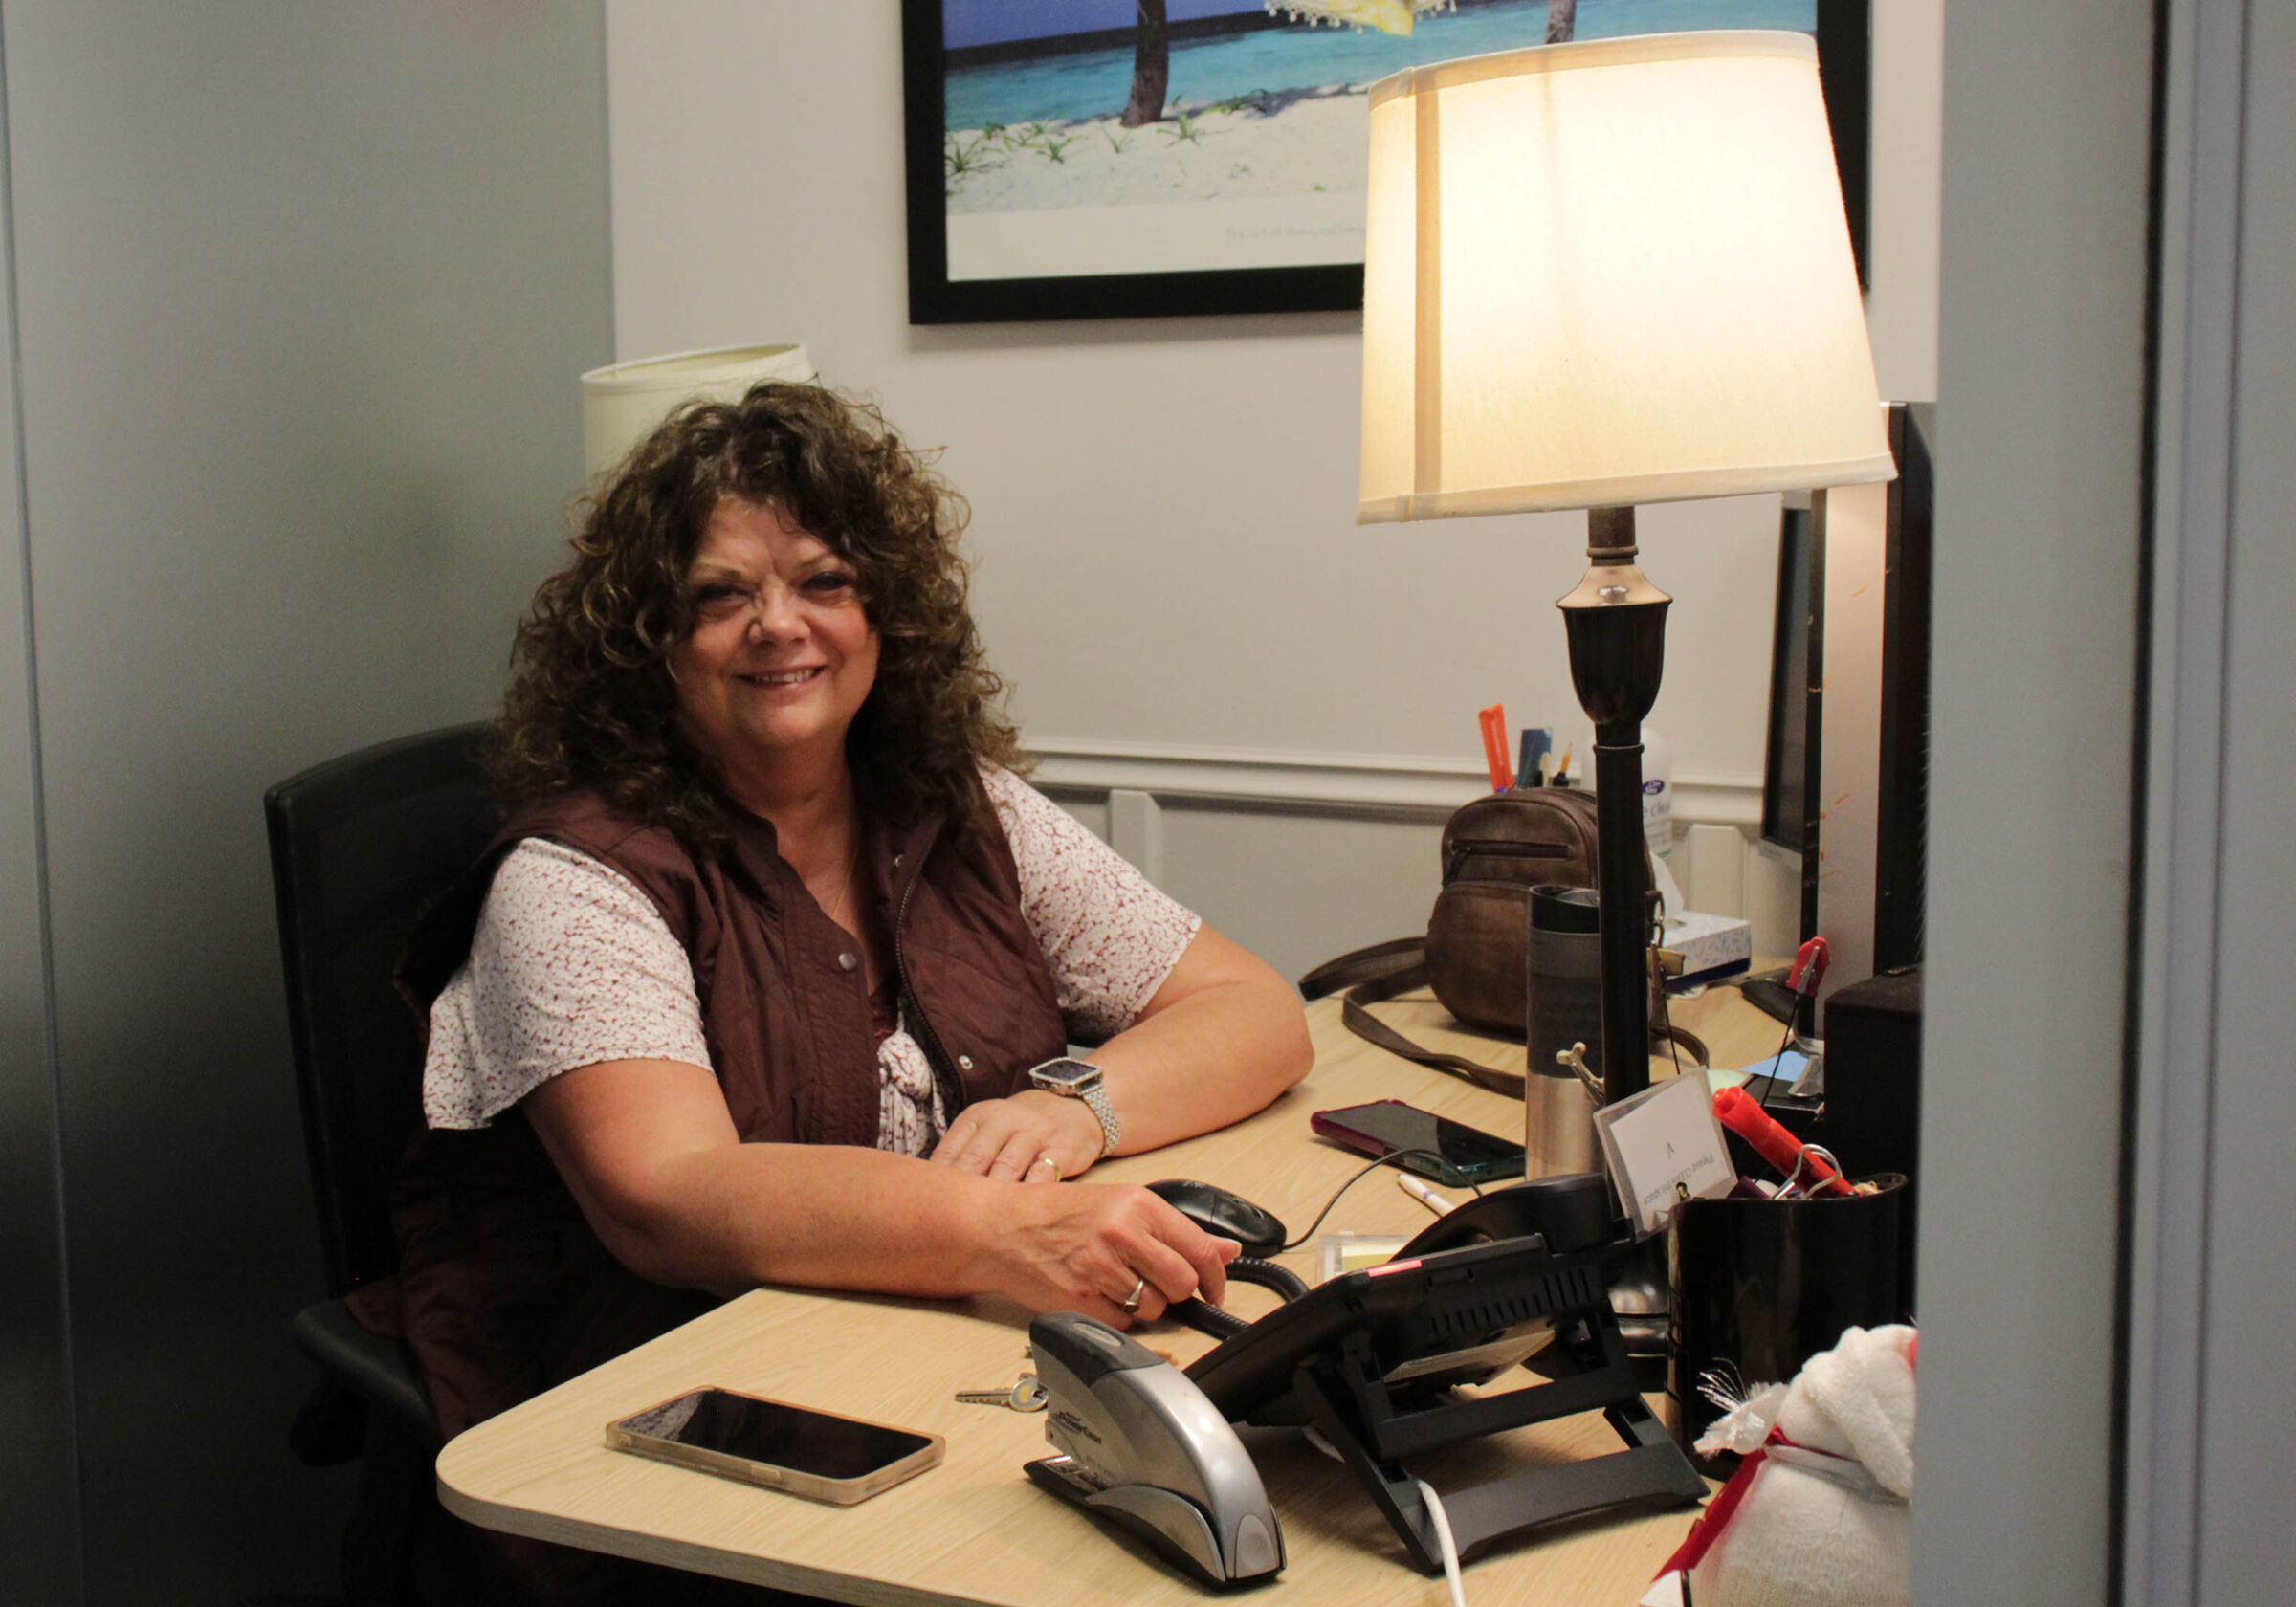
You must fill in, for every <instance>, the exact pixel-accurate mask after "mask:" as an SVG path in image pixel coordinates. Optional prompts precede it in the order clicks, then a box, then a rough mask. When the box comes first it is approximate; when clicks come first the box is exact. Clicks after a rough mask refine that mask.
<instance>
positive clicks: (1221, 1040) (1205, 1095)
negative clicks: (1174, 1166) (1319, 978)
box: [1091, 950, 1314, 1155]
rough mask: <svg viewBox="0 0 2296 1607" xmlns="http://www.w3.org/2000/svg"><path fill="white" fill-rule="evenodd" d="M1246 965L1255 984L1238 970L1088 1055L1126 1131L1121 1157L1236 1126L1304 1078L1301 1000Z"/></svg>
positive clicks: (1308, 1058)
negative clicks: (1097, 1068)
mask: <svg viewBox="0 0 2296 1607" xmlns="http://www.w3.org/2000/svg"><path fill="white" fill-rule="evenodd" d="M1237 952H1238V953H1239V954H1241V953H1242V952H1243V951H1241V950H1238V951H1237ZM1244 958H1246V959H1250V958H1251V957H1250V956H1248V955H1245V956H1244ZM1251 963H1252V967H1255V968H1256V974H1255V971H1254V970H1252V969H1249V968H1243V967H1238V968H1237V971H1238V974H1236V975H1232V976H1225V975H1224V976H1221V977H1219V978H1218V979H1216V980H1211V981H1209V982H1207V983H1205V984H1204V985H1202V986H1199V987H1197V988H1195V989H1192V990H1191V991H1189V992H1188V993H1187V994H1186V995H1185V996H1184V997H1182V998H1180V999H1177V1000H1175V1001H1173V1002H1171V1003H1170V1004H1168V1005H1167V1006H1165V1007H1164V1008H1162V1009H1160V1010H1157V1011H1155V1012H1153V1013H1151V1014H1150V1015H1148V1016H1147V1017H1145V1018H1144V1019H1143V1020H1141V1021H1140V1022H1139V1023H1138V1024H1136V1025H1134V1026H1133V1027H1132V1028H1131V1029H1130V1030H1128V1031H1125V1032H1122V1033H1119V1034H1117V1035H1116V1036H1115V1037H1114V1038H1112V1039H1110V1040H1109V1041H1108V1042H1107V1043H1106V1044H1103V1045H1102V1046H1100V1047H1099V1048H1098V1049H1097V1050H1095V1051H1093V1055H1092V1057H1091V1058H1092V1060H1093V1062H1094V1064H1096V1065H1098V1066H1099V1067H1100V1068H1101V1071H1102V1076H1103V1079H1104V1082H1105V1086H1106V1088H1107V1090H1108V1093H1109V1098H1110V1100H1111V1102H1112V1103H1113V1104H1114V1105H1115V1109H1116V1113H1117V1115H1118V1117H1119V1118H1120V1119H1121V1122H1122V1124H1123V1133H1122V1136H1121V1138H1120V1139H1119V1141H1118V1142H1117V1145H1116V1152H1117V1153H1118V1154H1122V1155H1135V1154H1137V1153H1138V1152H1140V1151H1142V1150H1152V1149H1157V1148H1159V1147H1160V1146H1162V1145H1165V1144H1170V1143H1174V1142H1177V1141H1178V1140H1180V1139H1182V1138H1189V1137H1193V1136H1195V1135H1196V1134H1200V1133H1208V1132H1210V1131H1211V1130H1212V1129H1214V1128H1218V1127H1225V1126H1227V1125H1228V1124H1229V1123H1230V1122H1236V1121H1241V1120H1242V1119H1243V1118H1244V1117H1246V1116H1248V1115H1250V1114H1251V1113H1252V1112H1255V1111H1258V1110H1260V1109H1261V1108H1262V1107H1264V1106H1266V1105H1267V1104H1268V1102H1269V1101H1270V1100H1272V1099H1273V1098H1275V1097H1276V1095H1278V1094H1280V1093H1282V1092H1283V1091H1284V1090H1286V1089H1288V1088H1290V1087H1291V1085H1292V1084H1293V1083H1296V1082H1298V1081H1299V1079H1300V1078H1301V1077H1303V1076H1305V1075H1307V1071H1308V1068H1309V1065H1310V1064H1311V1063H1312V1062H1313V1060H1314V1049H1313V1048H1312V1047H1311V1046H1310V1045H1309V1042H1308V1028H1307V1018H1306V1016H1305V1014H1304V1013H1303V1011H1302V1010H1301V1007H1300V1002H1299V996H1298V994H1297V993H1295V992H1294V991H1292V989H1291V984H1289V983H1288V982H1286V981H1284V980H1283V979H1282V978H1280V977H1278V976H1277V975H1276V974H1275V973H1274V972H1273V971H1271V970H1269V969H1268V968H1267V967H1265V966H1263V965H1260V963H1259V962H1258V961H1257V960H1252V962H1251Z"/></svg>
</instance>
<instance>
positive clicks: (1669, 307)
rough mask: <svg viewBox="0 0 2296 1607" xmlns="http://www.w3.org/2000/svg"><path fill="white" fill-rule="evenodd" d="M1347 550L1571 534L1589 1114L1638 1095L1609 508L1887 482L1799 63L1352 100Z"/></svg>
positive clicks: (1739, 58) (1762, 36)
mask: <svg viewBox="0 0 2296 1607" xmlns="http://www.w3.org/2000/svg"><path fill="white" fill-rule="evenodd" d="M1370 99H1371V114H1370V115H1371V174H1370V197H1369V230H1368V238H1367V241H1366V248H1365V262H1364V273H1363V459H1362V499H1361V505H1360V507H1359V509H1358V522H1362V523H1373V522H1381V521H1386V520H1396V519H1423V518H1446V517H1455V516H1461V515H1473V514H1502V513H1520V512H1529V511H1536V510H1547V509H1561V508H1584V509H1586V510H1587V511H1588V512H1587V560H1588V563H1589V568H1588V570H1587V572H1586V576H1585V578H1584V579H1583V580H1582V581H1580V582H1579V583H1578V588H1577V589H1576V590H1574V591H1573V592H1571V593H1570V595H1568V596H1567V597H1564V598H1562V599H1561V600H1560V602H1559V604H1558V606H1559V607H1560V608H1561V609H1562V616H1563V623H1564V629H1565V633H1566V635H1567V637H1568V641H1569V647H1570V664H1571V680H1572V684H1573V685H1574V687H1575V688H1576V689H1577V691H1578V700H1579V703H1580V705H1581V706H1582V707H1583V708H1584V709H1585V711H1586V715H1587V717H1588V718H1589V719H1590V720H1592V721H1593V722H1594V727H1595V784H1596V790H1597V814H1598V820H1599V829H1600V835H1601V842H1600V846H1599V848H1598V858H1597V879H1598V894H1599V900H1600V904H1601V996H1602V1045H1601V1070H1602V1078H1603V1091H1604V1098H1605V1101H1606V1102H1615V1101H1617V1100H1619V1099H1622V1098H1624V1097H1626V1096H1628V1095H1630V1094H1633V1093H1636V1092H1638V1091H1640V1090H1643V1089H1645V1088H1646V1087H1648V1086H1649V1058H1648V1053H1647V1046H1648V1040H1649V1019H1648V1013H1649V999H1648V973H1647V969H1646V968H1647V965H1648V958H1647V948H1648V942H1649V919H1648V914H1647V912H1646V910H1645V879H1644V870H1643V859H1642V845H1643V826H1642V781H1643V744H1642V722H1643V717H1644V715H1646V714H1648V713H1649V710H1650V706H1651V704H1652V703H1653V702H1654V701H1655V700H1656V699H1657V696H1658V688H1659V678H1660V673H1661V671H1662V669H1663V665H1664V659H1665V645H1666V617H1667V604H1668V602H1669V601H1670V600H1669V599H1668V597H1667V594H1666V593H1665V592H1662V591H1660V590H1659V589H1658V588H1657V587H1656V586H1654V585H1652V584H1651V583H1650V582H1649V581H1648V580H1646V579H1645V578H1644V575H1643V572H1642V570H1641V569H1640V568H1638V567H1637V566H1636V563H1635V537H1634V505H1635V504H1636V503H1640V502H1657V501H1671V500H1675V499H1679V498H1685V497H1696V496H1729V495H1739V494H1742V493H1750V492H1765V491H1784V490H1798V489H1805V488H1809V489H1814V488H1818V487H1823V486H1836V485H1849V484H1856V483H1861V482H1867V481H1874V480H1885V479H1888V478H1889V477H1890V476H1891V474H1892V473H1894V469H1893V466H1892V463H1891V459H1890V455H1889V450H1888V433H1887V429H1886V425H1885V419H1884V413H1883V410H1882V407H1881V405H1880V398H1879V395H1878V393H1877V391H1876V389H1875V385H1874V378H1873V358H1872V354H1871V352H1870V350H1869V348H1868V346H1867V344H1866V338H1865V310H1864V307H1863V305H1862V303H1861V301H1860V299H1859V291H1858V277H1857V269H1856V266H1855V264H1854V262H1853V261H1852V259H1851V256H1850V247H1849V230H1848V226H1847V224H1846V223H1845V221H1844V218H1843V209H1842V190H1841V183H1840V180H1839V177H1838V176H1837V173H1836V170H1835V166H1834V154H1833V143H1832V141H1831V139H1830V137H1829V135H1828V133H1827V128H1826V121H1825V106H1824V102H1823V100H1822V99H1821V96H1820V93H1819V84H1818V55H1817V48H1816V46H1815V45H1814V44H1813V43H1812V41H1811V40H1810V39H1809V38H1808V37H1807V36H1805V35H1802V34H1799V33H1658V34H1650V35H1647V36H1644V37H1634V38H1622V39H1601V40H1591V41H1587V42H1583V43H1578V44H1564V45H1548V46H1542V47H1537V48H1534V49H1529V50H1516V51H1507V52H1502V53H1500V54H1498V55H1483V56H1473V57H1469V58H1467V59H1464V60H1459V61H1448V62H1442V63H1438V64H1436V65H1433V66H1427V67H1419V68H1414V69H1411V70H1408V71H1405V72H1402V73H1398V74H1396V75H1395V76H1393V77H1388V78H1385V79H1382V80H1381V81H1380V82H1379V83H1378V84H1376V85H1374V86H1373V88H1372V91H1371V97H1370Z"/></svg>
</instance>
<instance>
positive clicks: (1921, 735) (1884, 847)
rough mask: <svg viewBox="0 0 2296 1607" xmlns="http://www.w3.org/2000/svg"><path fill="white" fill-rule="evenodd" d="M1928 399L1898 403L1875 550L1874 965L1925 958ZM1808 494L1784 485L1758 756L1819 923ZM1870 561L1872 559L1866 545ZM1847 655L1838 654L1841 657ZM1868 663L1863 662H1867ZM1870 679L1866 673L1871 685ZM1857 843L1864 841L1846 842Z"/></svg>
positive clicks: (1816, 681) (1769, 830)
mask: <svg viewBox="0 0 2296 1607" xmlns="http://www.w3.org/2000/svg"><path fill="white" fill-rule="evenodd" d="M1936 418H1937V407H1936V404H1935V403H1932V402H1919V403H1903V402H1900V403H1894V404H1892V405H1891V406H1890V408H1889V447H1890V451H1892V452H1893V453H1894V454H1895V455H1896V458H1897V468H1898V477H1897V478H1896V479H1895V480H1893V481H1891V482H1890V484H1889V485H1888V509H1887V514H1886V526H1885V530H1884V540H1883V545H1882V551H1881V565H1882V575H1881V581H1882V606H1881V613H1880V619H1881V634H1882V640H1881V655H1880V687H1879V698H1878V704H1879V709H1878V716H1877V717H1878V718H1879V720H1880V722H1881V731H1880V744H1879V769H1878V774H1877V776H1876V777H1875V795H1874V804H1875V807H1874V809H1873V810H1872V812H1871V818H1872V822H1873V830H1874V833H1875V842H1874V845H1873V848H1874V852H1873V855H1872V863H1873V866H1874V888H1873V910H1872V916H1873V958H1872V968H1873V970H1874V971H1875V972H1883V971H1889V970H1893V969H1896V968H1897V967H1900V966H1905V965H1911V964H1915V963H1918V962H1919V960H1920V959H1921V954H1922V941H1921V930H1922V910H1923V902H1924V896H1923V895H1924V888H1925V875H1924V867H1925V863H1926V857H1927V851H1928V843H1929V740H1930V610H1931V605H1930V588H1931V569H1932V529H1933V523H1934V520H1933V514H1932V509H1933V505H1934V488H1935V471H1934V461H1933V455H1932V451H1933V449H1932V442H1934V440H1935V439H1936ZM1820 527H1821V521H1820V520H1817V519H1816V518H1814V517H1813V515H1812V511H1811V507H1810V502H1809V498H1808V497H1807V496H1788V497H1787V498H1786V504H1785V509H1784V512H1783V514H1782V515H1781V516H1780V519H1779V525H1778V539H1777V612H1776V617H1775V623H1774V627H1773V631H1772V636H1771V654H1770V709H1769V739H1768V743H1767V749H1766V753H1765V755H1764V762H1763V769H1762V833H1761V834H1762V840H1763V841H1764V842H1766V843H1769V844H1771V845H1773V846H1774V847H1775V848H1777V849H1779V850H1781V851H1782V852H1783V853H1785V854H1787V855H1789V856H1793V857H1795V858H1797V859H1798V860H1799V864H1800V866H1801V931H1800V936H1802V937H1808V936H1811V935H1812V934H1814V933H1816V932H1817V931H1818V884H1819V870H1820V864H1821V848H1822V846H1823V845H1822V837H1823V834H1824V831H1825V810H1824V809H1823V807H1822V803H1821V774H1822V771H1823V760H1824V754H1823V751H1822V748H1823V744H1822V741H1821V733H1822V730H1823V722H1824V701H1823V698H1824V693H1823V690H1822V689H1823V687H1824V685H1825V684H1826V681H1827V671H1826V655H1825V595H1826V554H1825V543H1824V541H1823V540H1822V539H1821V535H1820ZM1866 561H1871V560H1870V558H1868V559H1867V560H1866ZM1838 668H1839V667H1837V669H1838ZM1870 672H1871V671H1870V670H1869V669H1868V670H1867V671H1866V673H1867V674H1870ZM1871 690H1872V689H1871V687H1870V685H1869V684H1868V686H1867V687H1866V688H1865V691H1867V692H1870V691H1871ZM1848 857H1855V858H1858V859H1859V860H1861V861H1862V860H1863V858H1864V856H1863V855H1858V856H1838V857H1837V862H1839V860H1840V859H1841V858H1848Z"/></svg>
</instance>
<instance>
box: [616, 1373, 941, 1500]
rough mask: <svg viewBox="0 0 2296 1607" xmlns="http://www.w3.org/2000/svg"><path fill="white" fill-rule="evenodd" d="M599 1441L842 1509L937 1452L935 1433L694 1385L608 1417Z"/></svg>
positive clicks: (914, 1470) (912, 1471)
mask: <svg viewBox="0 0 2296 1607" xmlns="http://www.w3.org/2000/svg"><path fill="white" fill-rule="evenodd" d="M606 1442H607V1444H608V1445H610V1446H612V1447H613V1448H614V1449H615V1450H617V1451H630V1452H633V1453H635V1454H636V1455H638V1456H645V1457H652V1458H654V1459H655V1460H656V1461H658V1462H667V1463H673V1464H676V1465H677V1466H679V1467H691V1468H693V1469H695V1471H696V1472H701V1473H715V1474H717V1475H718V1476H719V1477H720V1478H725V1479H738V1480H740V1481H741V1482H742V1483H743V1484H749V1485H757V1486H762V1487H763V1488H765V1489H778V1490H786V1491H787V1492H788V1493H789V1494H791V1495H802V1496H805V1497H806V1499H808V1500H811V1501H827V1502H830V1503H832V1504H833V1505H836V1506H839V1507H850V1506H851V1505H852V1504H853V1503H855V1502H857V1501H867V1500H868V1499H869V1498H870V1497H871V1496H872V1495H875V1494H877V1493H878V1492H879V1491H881V1490H887V1489H891V1488H892V1487H893V1486H894V1485H897V1484H899V1483H900V1482H901V1481H902V1480H903V1479H909V1478H914V1477H915V1476H916V1475H917V1474H919V1473H922V1472H923V1471H924V1470H925V1469H926V1468H928V1467H931V1466H933V1465H935V1464H938V1462H939V1461H940V1458H941V1451H942V1444H943V1442H942V1441H941V1438H940V1436H939V1435H938V1434H919V1433H916V1431H914V1430H912V1429H906V1428H891V1427H888V1426H886V1425H885V1424H883V1423H872V1422H863V1421H862V1420H860V1419H858V1418H841V1417H839V1416H837V1415H836V1414H835V1413H833V1412H816V1411H814V1410H812V1409H811V1408H809V1407H806V1406H791V1405H789V1404H787V1403H786V1402H784V1401H780V1400H767V1399H764V1398H762V1397H760V1396H755V1395H741V1394H738V1393H736V1392H735V1391H733V1390H723V1389H702V1390H695V1391H694V1392H693V1393H691V1394H689V1395H681V1396H679V1397H678V1398H676V1399H675V1400H665V1401H663V1402H662V1403H661V1404H660V1405H659V1406H651V1407H649V1408H647V1409H646V1410H645V1411H643V1412H640V1413H638V1414H637V1415H636V1416H634V1417H628V1418H624V1419H623V1420H621V1421H620V1422H614V1423H608V1424H607V1429H606Z"/></svg>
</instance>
